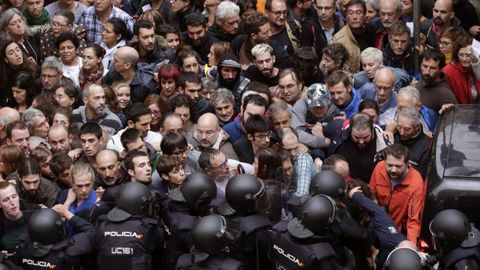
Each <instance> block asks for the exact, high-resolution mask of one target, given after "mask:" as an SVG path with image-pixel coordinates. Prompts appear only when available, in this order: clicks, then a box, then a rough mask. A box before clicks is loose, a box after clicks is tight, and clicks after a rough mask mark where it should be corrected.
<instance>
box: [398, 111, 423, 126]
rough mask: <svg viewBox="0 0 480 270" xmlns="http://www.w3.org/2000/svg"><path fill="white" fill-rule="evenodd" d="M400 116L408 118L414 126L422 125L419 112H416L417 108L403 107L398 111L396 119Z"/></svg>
mask: <svg viewBox="0 0 480 270" xmlns="http://www.w3.org/2000/svg"><path fill="white" fill-rule="evenodd" d="M400 117H404V118H407V119H410V120H411V121H412V125H413V126H414V127H418V126H421V125H422V118H421V116H420V112H418V110H416V109H414V108H403V109H402V110H400V111H399V112H398V114H397V120H398V118H400Z"/></svg>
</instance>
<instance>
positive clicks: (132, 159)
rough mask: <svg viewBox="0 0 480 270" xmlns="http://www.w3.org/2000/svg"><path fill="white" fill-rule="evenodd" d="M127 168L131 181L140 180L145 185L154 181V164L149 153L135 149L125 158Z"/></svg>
mask: <svg viewBox="0 0 480 270" xmlns="http://www.w3.org/2000/svg"><path fill="white" fill-rule="evenodd" d="M125 169H126V170H127V173H128V175H129V176H130V181H131V182H139V183H141V184H144V185H150V184H151V183H152V166H151V165H150V159H149V158H148V155H147V153H145V152H144V151H140V150H134V151H131V152H129V153H128V155H127V157H126V158H125Z"/></svg>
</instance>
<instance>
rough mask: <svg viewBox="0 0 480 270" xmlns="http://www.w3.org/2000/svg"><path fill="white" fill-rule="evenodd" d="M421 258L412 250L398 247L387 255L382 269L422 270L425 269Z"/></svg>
mask: <svg viewBox="0 0 480 270" xmlns="http://www.w3.org/2000/svg"><path fill="white" fill-rule="evenodd" d="M425 265H426V264H425V262H424V260H423V258H422V257H421V256H420V254H418V252H417V251H416V250H414V249H411V248H408V247H400V248H396V249H394V250H392V252H390V254H388V257H387V260H386V261H385V265H384V267H383V269H385V270H422V269H425Z"/></svg>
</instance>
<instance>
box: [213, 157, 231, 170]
mask: <svg viewBox="0 0 480 270" xmlns="http://www.w3.org/2000/svg"><path fill="white" fill-rule="evenodd" d="M210 169H211V170H215V169H228V158H225V161H224V162H222V163H220V165H218V166H211V167H210Z"/></svg>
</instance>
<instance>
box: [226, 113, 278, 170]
mask: <svg viewBox="0 0 480 270" xmlns="http://www.w3.org/2000/svg"><path fill="white" fill-rule="evenodd" d="M243 128H244V129H245V132H246V135H247V136H246V137H244V138H241V139H240V140H238V141H236V142H235V143H234V144H233V149H235V152H237V155H238V158H239V160H240V161H241V162H245V163H249V164H253V162H254V161H255V154H256V153H257V151H258V150H260V149H267V148H268V147H269V146H270V138H271V136H272V134H271V128H270V122H269V121H268V119H266V118H265V117H264V116H263V115H258V114H256V115H252V116H250V117H249V118H248V120H247V121H246V122H245V125H243Z"/></svg>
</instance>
